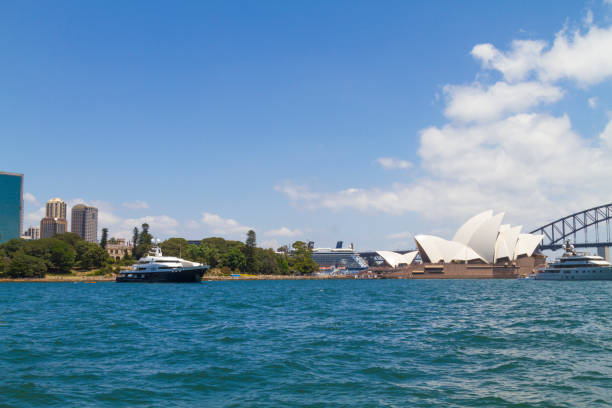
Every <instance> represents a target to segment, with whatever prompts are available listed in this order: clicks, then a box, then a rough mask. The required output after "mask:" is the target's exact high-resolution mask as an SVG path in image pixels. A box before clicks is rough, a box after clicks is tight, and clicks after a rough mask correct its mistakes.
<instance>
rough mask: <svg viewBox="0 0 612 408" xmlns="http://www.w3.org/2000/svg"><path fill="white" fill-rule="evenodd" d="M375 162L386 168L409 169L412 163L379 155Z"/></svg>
mask: <svg viewBox="0 0 612 408" xmlns="http://www.w3.org/2000/svg"><path fill="white" fill-rule="evenodd" d="M376 162H377V163H378V164H380V165H381V166H382V168H383V169H386V170H394V169H409V168H411V167H412V163H410V162H409V161H406V160H400V159H394V158H392V157H380V158H378V159H376Z"/></svg>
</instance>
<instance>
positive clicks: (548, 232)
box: [531, 203, 612, 250]
mask: <svg viewBox="0 0 612 408" xmlns="http://www.w3.org/2000/svg"><path fill="white" fill-rule="evenodd" d="M611 219H612V203H610V204H605V205H600V206H599V207H593V208H589V209H588V210H584V211H580V212H577V213H574V214H571V215H568V216H566V217H563V218H559V219H558V220H556V221H553V222H551V223H549V224H546V225H544V226H542V227H540V228H537V229H534V230H533V231H531V233H532V234H542V235H544V240H543V241H542V243H541V244H540V249H541V250H546V249H549V250H557V249H560V248H561V247H562V246H563V243H564V242H565V241H566V240H570V241H571V242H572V244H573V245H574V247H576V248H598V249H599V248H605V247H612V239H611V233H610V220H611Z"/></svg>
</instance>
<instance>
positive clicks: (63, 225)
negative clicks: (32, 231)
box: [40, 217, 68, 238]
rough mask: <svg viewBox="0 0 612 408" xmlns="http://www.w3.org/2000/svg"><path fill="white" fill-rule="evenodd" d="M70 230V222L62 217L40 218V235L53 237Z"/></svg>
mask: <svg viewBox="0 0 612 408" xmlns="http://www.w3.org/2000/svg"><path fill="white" fill-rule="evenodd" d="M66 232H68V222H67V221H66V220H65V219H62V218H54V217H45V218H43V219H42V220H40V237H41V238H51V237H53V236H54V235H55V234H65V233H66Z"/></svg>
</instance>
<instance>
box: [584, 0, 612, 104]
mask: <svg viewBox="0 0 612 408" xmlns="http://www.w3.org/2000/svg"><path fill="white" fill-rule="evenodd" d="M610 1H612V0H610ZM597 102H598V101H597V97H595V96H594V97H592V98H589V106H590V107H591V108H593V109H595V108H596V107H597Z"/></svg>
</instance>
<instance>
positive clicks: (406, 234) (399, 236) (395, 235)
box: [387, 231, 412, 239]
mask: <svg viewBox="0 0 612 408" xmlns="http://www.w3.org/2000/svg"><path fill="white" fill-rule="evenodd" d="M410 237H412V233H411V232H410V231H402V232H396V233H393V234H389V235H387V238H388V239H406V238H410Z"/></svg>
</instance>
